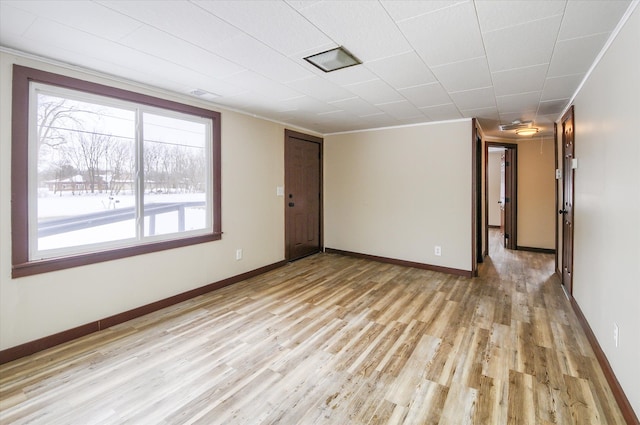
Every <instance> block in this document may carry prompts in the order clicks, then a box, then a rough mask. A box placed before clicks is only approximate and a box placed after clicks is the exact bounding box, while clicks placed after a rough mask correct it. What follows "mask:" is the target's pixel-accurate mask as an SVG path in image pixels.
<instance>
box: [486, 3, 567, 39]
mask: <svg viewBox="0 0 640 425" xmlns="http://www.w3.org/2000/svg"><path fill="white" fill-rule="evenodd" d="M565 4H566V1H565V0H555V1H548V0H537V1H534V0H527V1H495V0H477V1H476V2H475V5H476V10H477V12H478V21H480V28H481V29H482V32H483V33H484V32H489V31H495V30H499V29H503V28H508V27H512V26H515V25H520V24H524V23H526V22H531V21H537V20H539V19H544V18H548V17H550V16H556V15H562V14H563V12H564V8H565Z"/></svg>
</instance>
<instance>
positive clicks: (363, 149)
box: [324, 120, 472, 270]
mask: <svg viewBox="0 0 640 425" xmlns="http://www.w3.org/2000/svg"><path fill="white" fill-rule="evenodd" d="M471 151H472V143H471V120H464V121H456V122H447V123H435V124H431V125H421V126H411V127H402V128H392V129H384V130H372V131H364V132H356V133H348V134H338V135H329V136H326V137H325V146H324V159H325V162H324V164H325V165H324V167H325V168H324V176H325V177H324V193H325V197H324V202H325V217H324V218H325V246H326V247H329V248H334V249H340V250H346V251H352V252H358V253H364V254H370V255H377V256H382V257H388V258H394V259H401V260H407V261H415V262H419V263H425V264H431V265H437V266H443V267H451V268H455V269H460V270H471V260H472V259H471ZM435 245H439V246H441V247H442V256H440V257H437V256H435V255H434V246H435Z"/></svg>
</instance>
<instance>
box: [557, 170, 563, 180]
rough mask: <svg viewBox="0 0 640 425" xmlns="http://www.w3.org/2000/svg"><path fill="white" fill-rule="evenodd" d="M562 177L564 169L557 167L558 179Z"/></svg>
mask: <svg viewBox="0 0 640 425" xmlns="http://www.w3.org/2000/svg"><path fill="white" fill-rule="evenodd" d="M561 178H562V170H561V169H559V168H556V180H560V179H561Z"/></svg>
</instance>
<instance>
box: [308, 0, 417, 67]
mask: <svg viewBox="0 0 640 425" xmlns="http://www.w3.org/2000/svg"><path fill="white" fill-rule="evenodd" d="M300 13H302V15H303V16H304V17H305V18H306V19H308V20H309V21H310V22H311V23H313V24H314V25H315V26H316V27H318V28H319V29H320V31H322V32H323V33H324V34H326V35H327V36H328V37H330V38H331V39H332V40H333V41H335V42H336V43H338V44H339V45H343V46H344V47H346V48H347V50H349V51H350V52H351V53H353V54H354V55H355V56H356V57H357V58H358V59H360V60H361V61H362V62H367V61H371V60H375V59H380V58H384V57H387V56H392V55H396V54H399V53H402V52H406V51H408V50H409V49H410V47H409V44H408V43H407V40H405V38H404V37H403V36H402V34H401V32H400V31H399V30H398V27H397V26H396V24H395V23H394V22H393V20H392V19H391V18H390V17H389V15H388V14H387V12H386V11H385V9H384V8H383V7H382V5H381V4H380V3H378V2H373V1H340V2H322V3H316V4H314V5H312V6H310V7H308V8H305V9H302V10H301V11H300Z"/></svg>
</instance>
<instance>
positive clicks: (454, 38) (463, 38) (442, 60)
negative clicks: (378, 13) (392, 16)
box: [398, 2, 485, 67]
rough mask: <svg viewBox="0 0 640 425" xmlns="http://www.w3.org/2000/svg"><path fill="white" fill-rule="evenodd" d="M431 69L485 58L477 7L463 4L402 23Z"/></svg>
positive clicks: (467, 3)
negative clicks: (476, 11)
mask: <svg viewBox="0 0 640 425" xmlns="http://www.w3.org/2000/svg"><path fill="white" fill-rule="evenodd" d="M398 26H399V27H400V29H401V30H402V32H403V33H404V35H405V37H406V38H407V40H409V43H411V45H412V46H413V48H414V49H415V50H416V52H418V54H419V55H420V56H421V57H422V58H423V59H424V60H425V62H426V63H427V65H428V66H430V67H433V66H438V65H444V64H447V63H452V62H460V61H463V60H466V59H471V58H477V57H480V56H483V55H484V54H485V51H484V46H483V45H482V37H481V35H480V28H479V26H478V20H477V18H476V13H475V8H474V6H473V3H470V2H466V3H459V4H456V5H455V6H452V7H449V8H446V9H440V10H437V11H435V12H433V13H429V14H427V15H423V16H420V17H417V18H415V19H409V20H406V21H402V22H399V23H398Z"/></svg>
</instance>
